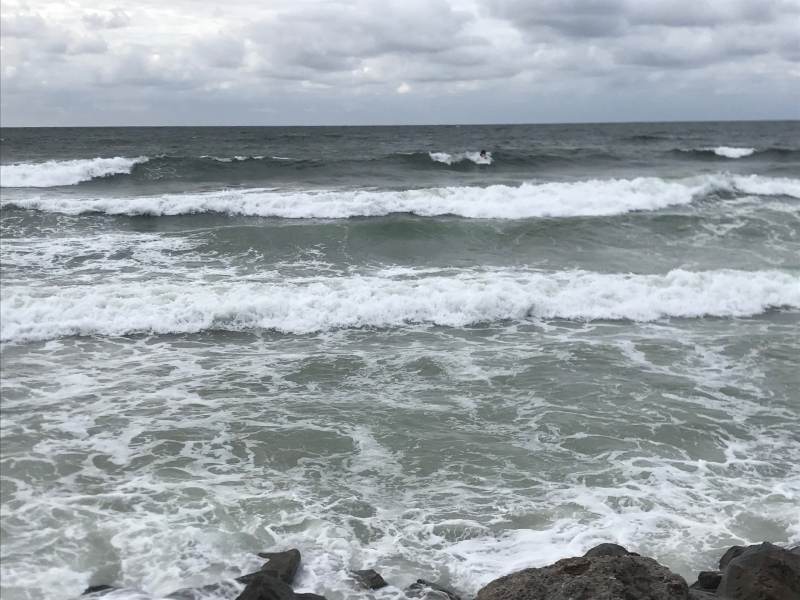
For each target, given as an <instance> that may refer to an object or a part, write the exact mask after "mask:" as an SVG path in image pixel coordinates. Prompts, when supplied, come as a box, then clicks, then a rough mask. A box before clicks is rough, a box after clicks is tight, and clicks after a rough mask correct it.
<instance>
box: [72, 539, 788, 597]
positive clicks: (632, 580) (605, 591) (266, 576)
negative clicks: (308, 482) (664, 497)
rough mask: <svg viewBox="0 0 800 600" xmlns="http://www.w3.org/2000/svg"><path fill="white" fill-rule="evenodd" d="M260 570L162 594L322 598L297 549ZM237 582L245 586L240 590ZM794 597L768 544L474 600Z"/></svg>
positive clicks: (644, 560) (413, 591)
mask: <svg viewBox="0 0 800 600" xmlns="http://www.w3.org/2000/svg"><path fill="white" fill-rule="evenodd" d="M258 556H260V557H261V558H264V559H266V562H265V563H264V565H263V566H262V567H261V569H260V570H258V571H256V572H254V573H249V574H247V575H243V576H241V577H238V578H237V579H236V580H234V581H225V582H220V583H214V584H210V585H206V586H203V587H200V588H183V589H180V590H176V591H174V592H172V593H170V594H167V596H165V598H169V599H170V600H204V599H206V598H225V599H228V598H230V599H231V600H325V597H324V596H320V595H318V594H313V593H301V592H295V591H294V590H293V589H292V583H293V581H294V577H295V574H296V573H297V570H298V568H299V567H300V561H301V555H300V551H299V550H297V549H291V550H285V551H283V552H262V553H259V554H258ZM350 576H351V578H352V579H353V586H354V587H353V590H354V593H355V591H356V590H357V589H358V588H361V589H363V590H378V589H383V588H387V587H389V586H390V584H389V583H387V582H386V581H385V580H384V579H383V577H382V576H381V575H380V574H379V573H378V572H377V571H375V570H374V569H365V570H357V571H352V572H351V573H350ZM242 585H244V589H243V590H242ZM122 591H123V590H122V589H121V588H117V587H114V586H111V585H98V586H92V587H90V588H87V589H86V591H85V592H84V593H83V596H82V598H85V599H87V600H88V599H90V598H100V597H107V600H111V599H112V597H113V596H116V595H117V592H122ZM397 592H398V595H403V596H405V597H407V598H410V599H418V600H466V598H464V597H462V596H461V595H459V594H458V593H457V592H455V591H453V590H449V589H447V588H445V587H443V586H440V585H438V584H436V583H433V582H429V581H426V580H424V579H418V580H417V581H416V582H415V583H413V584H411V585H410V586H409V587H407V588H406V589H405V590H399V589H398V590H397ZM714 599H717V600H800V546H797V547H794V548H782V547H780V546H776V545H774V544H771V543H769V542H764V543H762V544H757V545H752V546H733V547H731V548H729V549H728V550H727V551H726V552H725V553H724V554H723V555H722V557H721V558H720V561H719V569H718V570H716V571H702V572H700V573H699V574H698V576H697V581H695V582H694V583H692V584H691V585H689V584H687V582H686V580H685V579H683V577H681V576H680V575H677V574H675V573H673V572H672V571H670V570H669V569H668V568H667V567H665V566H663V565H661V564H659V563H658V562H656V561H655V560H653V559H652V558H648V557H646V556H641V555H639V554H637V553H635V552H629V551H628V550H626V549H625V548H623V547H622V546H619V545H617V544H610V543H606V544H600V545H599V546H595V547H594V548H592V549H591V550H589V551H588V552H586V554H584V555H583V556H578V557H572V558H564V559H562V560H559V561H557V562H555V563H553V564H552V565H548V566H545V567H538V568H530V569H524V570H522V571H517V572H515V573H511V574H509V575H505V576H503V577H500V578H498V579H495V580H494V581H491V582H490V583H488V584H487V585H486V586H484V587H483V588H482V589H480V590H479V591H478V593H477V595H476V596H475V599H474V600H714Z"/></svg>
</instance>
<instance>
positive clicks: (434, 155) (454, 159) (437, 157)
mask: <svg viewBox="0 0 800 600" xmlns="http://www.w3.org/2000/svg"><path fill="white" fill-rule="evenodd" d="M428 156H430V157H431V160H433V161H434V162H440V163H444V164H446V165H452V164H455V163H459V162H461V161H464V160H468V161H470V162H474V163H475V164H476V165H490V164H492V153H491V152H486V153H485V154H484V155H481V153H480V152H457V153H456V154H450V153H448V152H428Z"/></svg>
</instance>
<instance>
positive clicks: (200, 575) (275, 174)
mask: <svg viewBox="0 0 800 600" xmlns="http://www.w3.org/2000/svg"><path fill="white" fill-rule="evenodd" d="M0 137H2V140H1V141H0V163H2V166H1V167H0V184H2V193H1V194H0V197H1V199H2V202H1V203H2V211H1V214H2V217H1V218H2V242H1V248H2V261H1V264H2V272H1V273H0V283H1V284H2V285H1V286H0V293H1V298H0V300H1V302H0V310H1V311H2V313H1V315H0V341H1V342H2V472H1V475H2V557H1V564H2V566H1V567H0V568H1V569H2V570H1V572H0V575H1V578H0V579H1V581H2V583H1V585H2V588H0V589H1V590H2V597H3V598H4V599H5V600H18V599H36V600H41V599H62V598H70V597H74V596H77V595H79V594H80V593H81V591H82V590H83V589H84V588H85V587H86V586H87V585H89V584H103V583H108V584H115V585H122V586H126V587H129V588H133V589H138V590H142V592H143V593H144V594H146V596H145V597H152V598H158V597H160V596H163V595H165V594H167V593H169V592H171V591H172V590H174V589H176V588H181V587H185V586H191V585H203V584H207V583H211V582H214V581H217V580H219V579H221V578H225V577H234V576H237V575H239V574H241V573H243V572H247V571H248V570H251V569H253V568H256V567H258V566H259V565H260V564H261V562H262V561H260V560H259V559H258V558H257V557H256V556H255V555H254V553H255V552H258V551H265V550H280V549H284V548H289V547H297V548H298V549H300V551H301V552H302V553H303V566H302V569H301V572H300V573H299V579H298V589H304V590H309V591H315V592H317V593H320V594H325V595H326V596H327V598H328V599H329V600H337V599H343V598H358V597H364V598H368V597H370V594H368V593H367V592H359V591H357V589H356V588H355V587H354V586H353V583H352V580H351V579H350V578H349V576H348V573H347V571H348V569H358V568H369V567H374V568H376V569H377V570H379V571H380V572H381V573H382V574H383V576H384V578H385V579H387V581H389V582H390V583H392V584H394V586H396V587H392V588H387V589H386V590H384V591H382V592H380V593H379V597H380V598H392V597H396V596H397V594H399V591H398V589H399V588H402V587H404V586H405V585H407V584H409V583H411V582H412V581H414V580H415V579H416V578H418V577H423V578H425V579H428V580H433V581H438V582H440V583H442V584H445V585H447V586H450V587H452V588H453V589H455V590H457V591H459V592H460V593H462V594H464V595H467V596H469V595H471V594H474V593H475V591H476V590H477V589H478V588H480V587H481V586H482V585H484V584H485V583H487V582H488V581H490V580H491V579H493V578H495V577H498V576H500V575H503V574H505V573H508V572H510V571H513V570H517V569H521V568H524V567H530V566H542V565H545V564H549V563H551V562H553V561H555V560H557V559H560V558H562V557H565V556H571V555H575V554H579V553H582V552H583V551H585V550H586V549H588V548H589V547H591V546H592V545H595V544H597V543H599V542H603V541H612V542H617V543H620V544H623V545H625V546H626V547H628V549H629V550H633V551H637V552H640V553H642V554H645V555H648V556H653V557H654V558H656V559H657V560H658V561H659V562H661V563H663V564H665V565H667V566H669V567H670V568H671V569H672V570H674V571H676V572H678V573H680V574H682V575H684V576H685V577H687V578H691V577H692V575H693V574H694V573H696V572H697V571H698V570H701V569H708V568H712V567H713V566H714V564H715V562H716V560H717V559H718V558H719V556H720V554H721V553H722V551H724V549H726V548H727V547H728V546H730V545H732V544H737V543H738V544H742V543H755V542H760V541H762V540H770V541H773V542H775V543H794V544H797V543H800V510H799V509H798V506H800V461H798V457H799V456H800V368H798V367H799V366H800V364H799V363H800V360H799V359H798V357H800V123H799V122H796V121H795V122H742V123H650V124H597V125H590V124H586V125H497V126H466V125H465V126H437V127H296V128H294V127H274V128H271V127H267V128H262V127H226V128H213V127H211V128H192V127H187V128H169V127H164V128H86V129H47V128H42V129H9V128H4V129H2V132H1V134H0ZM481 150H484V151H485V153H486V154H485V156H481V154H480V152H481ZM690 582H691V579H690ZM130 597H134V596H133V595H132V596H130ZM136 597H142V596H136Z"/></svg>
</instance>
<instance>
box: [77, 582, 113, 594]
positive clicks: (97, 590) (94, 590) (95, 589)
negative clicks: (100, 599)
mask: <svg viewBox="0 0 800 600" xmlns="http://www.w3.org/2000/svg"><path fill="white" fill-rule="evenodd" d="M116 589H118V588H115V587H114V586H113V585H90V586H89V587H87V588H86V589H85V590H83V593H82V594H81V596H86V595H87V594H96V595H98V596H101V595H103V594H107V593H109V592H111V591H113V590H116ZM101 592H102V594H101Z"/></svg>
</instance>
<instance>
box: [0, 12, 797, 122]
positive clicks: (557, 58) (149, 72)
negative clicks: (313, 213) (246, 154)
mask: <svg viewBox="0 0 800 600" xmlns="http://www.w3.org/2000/svg"><path fill="white" fill-rule="evenodd" d="M0 20H1V21H2V23H1V25H0V31H1V32H2V48H0V77H1V79H0V121H2V125H3V126H88V125H370V124H413V123H424V124H437V123H561V122H601V121H668V120H736V119H798V118H800V0H658V1H657V0H481V1H478V0H226V1H225V2H217V1H214V2H212V1H205V0H137V2H129V3H117V2H102V1H95V0H59V1H50V0H28V1H22V0H3V2H2V8H1V9H0Z"/></svg>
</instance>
